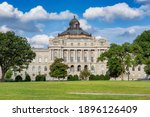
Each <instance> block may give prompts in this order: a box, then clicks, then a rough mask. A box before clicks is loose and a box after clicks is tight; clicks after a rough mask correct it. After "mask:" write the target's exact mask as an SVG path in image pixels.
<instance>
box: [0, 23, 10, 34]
mask: <svg viewBox="0 0 150 117" xmlns="http://www.w3.org/2000/svg"><path fill="white" fill-rule="evenodd" d="M11 30H12V29H10V28H9V27H7V26H6V25H3V26H1V27H0V32H3V33H6V32H7V31H11Z"/></svg>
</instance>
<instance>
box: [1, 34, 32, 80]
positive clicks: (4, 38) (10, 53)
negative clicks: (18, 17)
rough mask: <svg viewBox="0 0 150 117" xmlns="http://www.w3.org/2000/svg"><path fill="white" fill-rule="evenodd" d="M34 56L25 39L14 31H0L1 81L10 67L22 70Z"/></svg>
mask: <svg viewBox="0 0 150 117" xmlns="http://www.w3.org/2000/svg"><path fill="white" fill-rule="evenodd" d="M34 57H35V53H34V52H33V51H32V50H31V47H30V44H29V43H28V42H27V39H26V38H24V37H20V36H17V35H15V33H14V32H6V33H1V32H0V67H1V71H2V77H1V79H0V80H1V81H4V75H5V73H6V72H7V70H8V69H10V68H15V69H16V70H22V69H23V68H27V66H28V65H29V63H30V62H31V61H32V60H33V58H34Z"/></svg>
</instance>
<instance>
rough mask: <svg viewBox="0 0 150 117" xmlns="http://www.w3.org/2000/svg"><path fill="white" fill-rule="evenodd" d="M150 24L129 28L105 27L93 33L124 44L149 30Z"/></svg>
mask: <svg viewBox="0 0 150 117" xmlns="http://www.w3.org/2000/svg"><path fill="white" fill-rule="evenodd" d="M149 29H150V25H148V26H131V27H127V28H122V27H114V28H104V29H96V30H95V32H94V33H93V35H95V36H96V37H97V36H99V35H100V36H102V37H106V38H107V39H108V40H109V41H110V42H112V43H118V44H122V43H124V42H132V41H133V40H134V39H135V38H136V37H137V36H138V35H139V34H141V33H142V32H143V31H144V30H149Z"/></svg>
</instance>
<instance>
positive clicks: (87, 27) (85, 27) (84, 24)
mask: <svg viewBox="0 0 150 117" xmlns="http://www.w3.org/2000/svg"><path fill="white" fill-rule="evenodd" d="M79 22H80V26H81V27H82V28H83V30H90V29H91V28H92V26H91V25H89V24H88V22H87V20H85V19H80V20H79Z"/></svg>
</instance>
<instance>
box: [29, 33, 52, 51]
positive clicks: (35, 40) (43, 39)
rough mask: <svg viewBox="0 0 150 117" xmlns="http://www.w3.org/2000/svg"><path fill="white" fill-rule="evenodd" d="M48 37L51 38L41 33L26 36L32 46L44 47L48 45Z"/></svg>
mask: <svg viewBox="0 0 150 117" xmlns="http://www.w3.org/2000/svg"><path fill="white" fill-rule="evenodd" d="M50 38H52V36H48V35H45V34H42V35H35V36H33V37H31V38H28V41H29V43H30V44H31V46H32V47H35V48H45V47H47V46H48V45H49V39H50Z"/></svg>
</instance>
